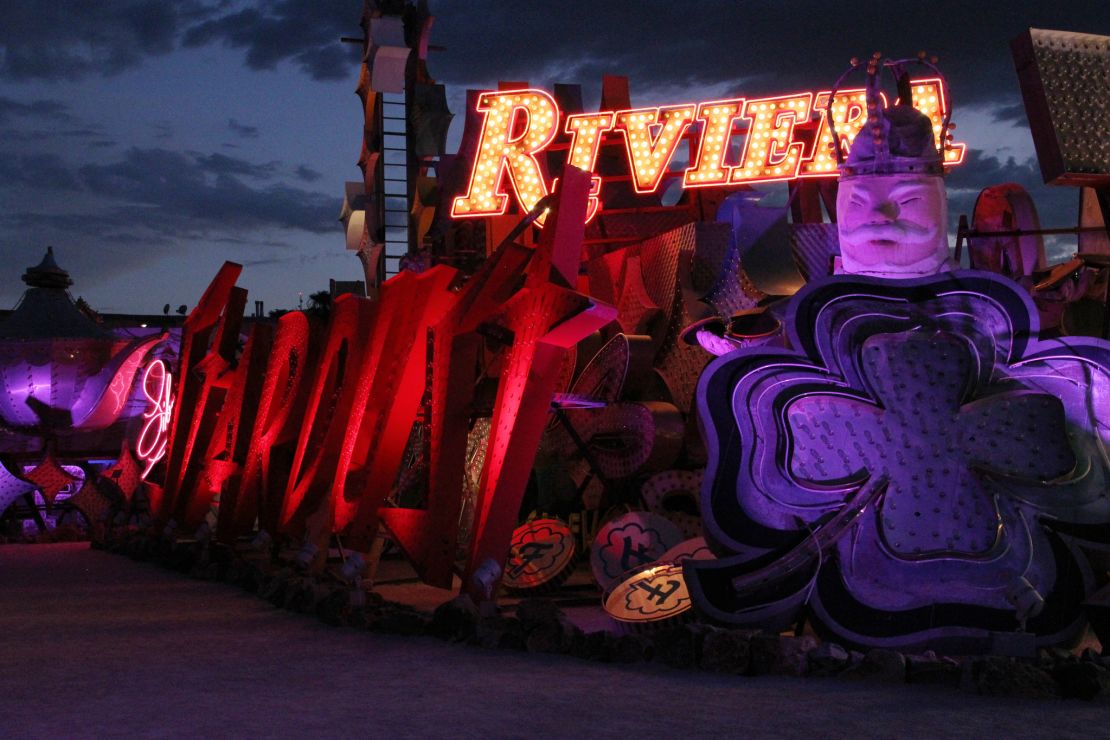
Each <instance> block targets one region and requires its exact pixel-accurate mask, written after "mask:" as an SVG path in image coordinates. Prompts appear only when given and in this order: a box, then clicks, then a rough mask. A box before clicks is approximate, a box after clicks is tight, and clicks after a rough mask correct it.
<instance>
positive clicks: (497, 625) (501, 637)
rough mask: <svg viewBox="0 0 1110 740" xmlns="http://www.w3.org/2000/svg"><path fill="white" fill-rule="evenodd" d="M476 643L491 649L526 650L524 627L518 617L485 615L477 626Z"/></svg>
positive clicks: (475, 632)
mask: <svg viewBox="0 0 1110 740" xmlns="http://www.w3.org/2000/svg"><path fill="white" fill-rule="evenodd" d="M474 643H475V644H477V645H480V646H481V647H484V648H487V649H490V650H498V649H500V650H524V649H525V644H524V627H523V625H521V623H520V620H519V619H517V618H516V617H503V616H492V617H483V618H482V619H480V620H479V621H478V624H477V626H476V628H475V631H474Z"/></svg>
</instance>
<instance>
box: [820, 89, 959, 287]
mask: <svg viewBox="0 0 1110 740" xmlns="http://www.w3.org/2000/svg"><path fill="white" fill-rule="evenodd" d="M871 126H872V130H873V131H874V132H875V134H874V136H868V135H866V130H865V131H861V132H860V135H859V136H857V137H856V139H855V141H854V142H853V144H852V149H851V152H850V153H849V154H848V157H847V159H846V160H845V162H844V164H843V165H842V166H841V168H840V187H839V189H838V191H837V196H836V212H837V233H838V234H839V236H840V272H843V273H848V274H853V275H870V276H873V277H882V278H909V277H922V276H924V275H935V274H937V273H938V272H947V271H949V270H951V269H953V268H954V267H955V263H954V262H953V261H952V258H951V257H950V256H949V254H948V236H947V232H948V230H947V225H948V201H947V196H946V194H945V191H944V171H943V166H942V158H941V153H940V152H939V151H938V150H937V147H936V145H935V144H934V136H933V126H932V122H931V121H930V120H929V119H928V117H926V116H925V115H924V114H923V113H921V112H920V111H918V110H917V109H916V108H913V107H912V106H909V105H896V106H893V107H891V108H888V109H886V110H885V111H884V110H883V109H881V108H877V109H876V117H875V118H874V119H873V121H872V123H871Z"/></svg>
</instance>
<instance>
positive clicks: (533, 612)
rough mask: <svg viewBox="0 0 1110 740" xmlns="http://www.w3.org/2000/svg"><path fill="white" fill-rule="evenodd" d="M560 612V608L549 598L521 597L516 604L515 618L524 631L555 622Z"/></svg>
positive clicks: (560, 614)
mask: <svg viewBox="0 0 1110 740" xmlns="http://www.w3.org/2000/svg"><path fill="white" fill-rule="evenodd" d="M562 614H563V612H562V610H561V609H559V607H558V606H557V605H556V604H555V602H554V601H552V600H551V599H535V598H533V599H523V600H522V601H521V602H520V603H519V604H517V605H516V618H517V619H519V620H520V623H521V624H522V625H523V626H524V630H525V631H526V632H530V631H531V630H533V629H535V628H537V627H542V626H545V625H552V624H555V623H556V622H558V621H559V617H560V616H562Z"/></svg>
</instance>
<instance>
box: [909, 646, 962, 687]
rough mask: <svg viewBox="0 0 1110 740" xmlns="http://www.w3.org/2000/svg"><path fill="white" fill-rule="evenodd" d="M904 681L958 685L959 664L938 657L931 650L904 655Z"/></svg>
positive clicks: (934, 684) (932, 684)
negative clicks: (920, 653)
mask: <svg viewBox="0 0 1110 740" xmlns="http://www.w3.org/2000/svg"><path fill="white" fill-rule="evenodd" d="M906 681H907V682H908V683H914V684H924V685H929V686H951V687H952V688H956V687H958V686H959V685H960V664H959V662H957V661H955V660H952V659H951V658H940V657H937V654H936V653H934V652H933V651H932V650H928V651H926V652H925V653H923V654H922V655H907V656H906Z"/></svg>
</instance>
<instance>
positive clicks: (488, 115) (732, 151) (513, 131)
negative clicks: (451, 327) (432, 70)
mask: <svg viewBox="0 0 1110 740" xmlns="http://www.w3.org/2000/svg"><path fill="white" fill-rule="evenodd" d="M910 89H911V91H912V95H913V105H914V107H915V108H917V109H918V110H920V111H921V112H922V113H924V114H925V115H927V116H929V118H930V119H931V120H932V122H933V132H934V135H935V136H937V141H938V142H939V141H940V137H941V136H942V135H944V132H943V131H942V130H941V129H942V125H943V120H944V116H945V114H946V112H947V110H948V101H947V99H946V90H945V89H944V87H943V84H942V82H941V80H940V79H939V78H935V77H930V78H922V79H917V80H913V81H911V88H910ZM829 96H830V92H829V91H823V92H817V93H812V92H807V93H797V94H793V95H782V96H777V97H770V98H751V99H748V98H733V99H729V100H715V101H711V102H707V103H689V104H684V105H672V106H666V107H660V108H636V109H633V110H621V111H599V112H597V113H578V114H575V115H570V116H564V115H563V113H562V112H561V111H560V110H559V106H558V105H557V104H556V103H555V100H554V99H553V98H552V97H551V96H550V95H549V94H547V93H546V92H544V91H543V90H511V91H498V92H486V93H482V95H481V96H480V97H479V99H478V112H479V113H481V114H482V115H483V123H482V130H481V134H480V137H479V140H478V146H477V154H476V156H475V158H474V162H473V163H472V167H471V172H470V184H469V186H468V188H467V191H466V194H465V195H462V196H459V197H457V198H455V200H454V203H453V204H452V208H451V215H452V216H454V217H455V218H474V217H484V216H498V215H501V214H503V213H505V211H506V210H507V209H508V205H509V197H510V193H511V196H512V197H513V198H515V200H516V202H517V204H518V205H519V206H520V208H521V209H522V210H523V211H525V212H528V211H531V210H532V209H533V208H535V206H536V204H537V203H539V201H540V199H541V198H543V197H544V196H545V195H547V194H548V193H549V192H551V191H552V190H553V189H554V184H555V183H554V182H549V181H548V180H547V176H546V174H545V172H544V168H543V167H542V166H541V165H540V160H539V158H538V157H539V155H541V154H543V153H544V152H545V151H546V150H547V149H549V148H550V147H551V146H552V144H553V142H555V140H556V138H557V137H558V136H559V134H565V135H566V137H567V144H566V147H565V148H566V150H567V163H568V164H571V165H573V166H575V167H578V168H579V169H582V170H586V171H589V172H593V170H594V166H595V164H596V163H597V156H598V153H599V151H600V150H601V146H602V143H603V142H607V143H612V142H613V140H614V137H615V139H616V140H619V141H621V142H623V144H624V150H625V153H626V154H627V158H628V172H629V173H630V174H631V180H632V185H633V187H634V188H635V189H636V192H638V193H652V192H655V191H656V190H658V189H659V187H660V184H661V183H662V182H663V179H664V177H665V176H667V175H668V173H671V175H670V176H681V177H682V185H683V187H686V188H699V187H720V186H728V185H739V184H742V183H754V182H771V181H776V180H792V179H795V178H811V177H835V176H836V174H837V169H836V157H835V154H834V153H833V150H832V133H831V132H830V129H829V123H828V115H829ZM866 105H867V99H866V94H865V91H864V89H863V88H856V89H851V90H838V91H837V93H836V100H835V102H834V104H833V106H832V115H833V116H834V121H835V123H836V131H837V133H838V134H840V135H841V138H842V142H843V145H844V146H845V150H846V149H847V146H848V145H850V144H851V141H852V139H853V138H855V135H856V133H858V132H859V130H860V129H861V128H862V127H863V125H864V122H865V119H866ZM741 139H742V141H741ZM683 140H687V141H689V142H690V160H691V164H690V166H689V167H686V168H685V169H682V170H673V171H672V170H671V163H672V160H673V159H674V156H675V152H676V151H677V150H678V146H679V144H680V143H681V142H682V141H683ZM965 150H966V147H965V145H964V144H952V143H949V145H948V148H947V149H946V150H945V163H946V164H948V165H956V164H959V163H961V162H962V161H963V158H964V153H965ZM603 187H604V182H603V180H602V178H601V177H600V176H598V175H594V177H593V180H592V184H591V188H590V200H589V210H588V212H587V218H588V219H592V218H593V217H594V215H596V213H597V210H598V206H599V203H600V201H599V196H600V194H601V191H602V188H603ZM506 189H508V191H509V192H506Z"/></svg>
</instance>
